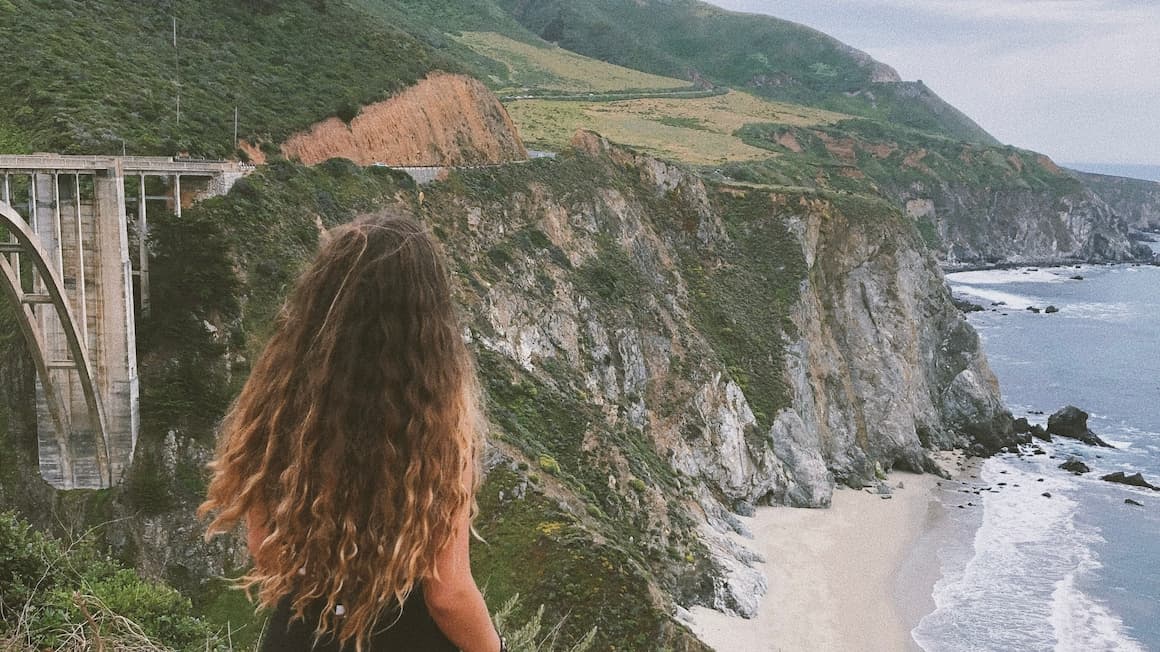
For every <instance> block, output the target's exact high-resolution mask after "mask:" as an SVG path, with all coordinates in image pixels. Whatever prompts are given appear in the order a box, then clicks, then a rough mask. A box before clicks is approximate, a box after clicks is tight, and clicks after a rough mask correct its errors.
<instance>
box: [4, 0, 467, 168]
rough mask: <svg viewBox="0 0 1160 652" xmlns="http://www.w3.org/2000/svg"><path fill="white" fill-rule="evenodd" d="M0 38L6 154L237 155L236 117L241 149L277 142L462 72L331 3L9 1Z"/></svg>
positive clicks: (424, 47)
mask: <svg viewBox="0 0 1160 652" xmlns="http://www.w3.org/2000/svg"><path fill="white" fill-rule="evenodd" d="M174 20H176V42H177V45H176V47H175V46H174ZM0 35H2V40H3V43H4V50H5V51H6V52H8V53H10V54H11V53H19V56H7V57H5V66H4V74H3V75H0V148H2V149H4V151H8V152H11V151H34V150H35V151H61V152H75V153H86V154H93V153H120V152H121V151H122V146H123V147H124V148H125V150H126V151H128V152H129V153H130V154H165V155H171V154H174V153H176V152H178V151H183V150H184V151H188V152H190V153H191V154H193V155H199V156H219V157H220V156H232V155H233V154H234V144H233V128H234V107H237V108H238V116H239V136H240V137H241V138H245V139H252V140H261V141H280V140H281V139H283V138H285V137H286V136H288V135H289V134H290V133H292V132H294V131H296V130H298V129H301V128H303V127H304V126H306V125H309V124H310V123H312V122H314V121H316V120H319V119H321V118H324V117H326V116H330V115H339V116H343V117H350V116H353V115H354V113H355V112H356V111H357V108H358V106H359V105H362V104H366V103H368V102H372V101H375V100H378V99H382V98H384V97H386V96H389V95H390V94H391V93H393V92H394V91H396V90H398V89H400V88H403V87H405V86H407V85H410V84H412V83H414V82H415V81H416V80H418V79H421V78H422V77H423V76H424V75H426V74H427V72H428V71H430V70H432V69H435V68H439V69H443V70H458V69H460V68H461V66H460V64H458V63H456V62H455V61H454V60H453V59H451V58H449V57H446V56H444V55H443V54H440V53H438V52H437V51H436V50H435V48H434V47H433V46H432V45H430V44H428V43H425V42H422V41H420V40H419V39H417V38H415V37H413V36H411V35H410V34H408V33H406V32H403V31H401V30H400V29H397V28H395V27H393V26H391V24H390V23H388V22H387V21H382V20H377V21H376V20H367V19H366V16H365V14H363V13H362V12H361V11H360V10H358V9H356V8H355V7H353V6H350V5H348V4H346V3H344V2H335V1H333V0H331V1H327V0H282V1H279V2H277V3H274V2H236V1H234V0H203V1H199V2H144V3H143V2H132V1H130V0H110V1H109V2H78V1H69V2H43V1H41V2H38V1H36V0H3V1H0ZM179 96H180V109H181V115H180V121H179V118H178V101H179Z"/></svg>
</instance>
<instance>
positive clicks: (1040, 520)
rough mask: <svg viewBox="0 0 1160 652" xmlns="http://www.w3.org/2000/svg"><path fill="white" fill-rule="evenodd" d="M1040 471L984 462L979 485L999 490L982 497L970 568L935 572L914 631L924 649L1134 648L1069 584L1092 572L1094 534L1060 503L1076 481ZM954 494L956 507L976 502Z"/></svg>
mask: <svg viewBox="0 0 1160 652" xmlns="http://www.w3.org/2000/svg"><path fill="white" fill-rule="evenodd" d="M1046 446H1048V447H1049V448H1050V445H1046ZM1044 457H1046V456H1044ZM1041 470H1043V469H1037V468H1035V467H1034V466H1031V465H1030V463H1028V462H1016V461H1013V460H1010V459H1004V458H992V459H990V460H988V461H987V462H986V463H985V464H984V466H983V468H982V472H981V474H980V478H981V482H983V483H984V485H985V486H989V487H992V488H998V492H997V493H992V492H987V491H984V492H983V494H982V496H981V500H982V502H983V516H982V524H981V525H980V526H979V529H978V530H977V531H976V533H975V539H974V545H973V554H972V555H971V557H970V559H969V561H965V563H963V562H962V561H961V560H960V562H959V564H960V565H959V567H957V568H955V567H944V574H943V578H942V579H940V580H939V582H938V584H936V585H935V590H934V600H935V605H936V609H935V611H934V612H933V613H931V614H929V615H927V616H926V617H925V618H923V620H922V621H921V622H920V623H919V625H918V627H916V628H915V630H914V632H913V636H914V639H915V640H916V641H917V642H918V643H919V645H921V646H922V647H923V649H925V650H929V651H932V652H933V651H936V650H937V651H940V652H941V651H947V652H960V651H961V652H968V651H974V650H1051V649H1055V650H1059V651H1064V650H1067V651H1070V650H1083V649H1090V650H1102V649H1113V648H1107V647H1100V645H1104V642H1107V641H1113V642H1115V644H1116V645H1120V646H1121V647H1120V648H1116V649H1125V650H1135V649H1139V648H1138V647H1137V648H1133V647H1130V645H1134V643H1133V642H1132V641H1131V640H1130V639H1129V638H1127V636H1126V634H1124V632H1123V630H1124V627H1123V624H1122V622H1120V621H1119V619H1118V618H1116V617H1115V616H1114V615H1113V614H1111V613H1109V612H1108V611H1107V610H1106V609H1105V608H1103V607H1102V606H1100V605H1098V604H1097V603H1095V602H1094V601H1092V600H1091V599H1090V598H1088V597H1087V596H1086V595H1084V594H1083V592H1082V591H1080V590H1079V588H1078V587H1077V583H1076V580H1077V578H1080V577H1082V575H1083V573H1084V572H1086V571H1088V570H1090V569H1092V568H1096V567H1098V560H1097V559H1096V558H1095V553H1094V552H1093V550H1092V546H1093V544H1095V543H1097V542H1099V541H1100V539H1099V535H1098V533H1095V532H1092V531H1089V530H1085V529H1082V528H1081V527H1080V526H1078V525H1077V524H1076V520H1075V514H1076V511H1077V503H1076V502H1075V501H1074V500H1072V499H1071V498H1070V497H1069V496H1068V493H1069V492H1070V491H1074V490H1075V489H1076V483H1075V481H1074V480H1073V479H1072V478H1071V477H1070V476H1062V475H1059V474H1056V473H1048V472H1044V473H1040V472H1039V471H1041ZM1041 478H1042V480H1043V481H1042V482H1039V480H1040V479H1041ZM999 482H1004V483H1006V486H1004V487H999V486H998V483H999ZM1045 492H1046V493H1050V494H1051V497H1050V498H1048V497H1045V496H1043V495H1041V494H1043V493H1045ZM952 496H953V494H952ZM963 496H964V497H963V498H960V499H959V500H961V501H962V503H965V502H966V501H967V500H968V499H970V498H973V499H974V501H975V502H976V505H977V504H978V502H977V501H978V500H980V497H975V496H974V495H973V494H963ZM953 500H954V499H952V501H951V502H952V503H953ZM950 506H951V507H953V506H955V505H954V504H952V505H950ZM1085 601H1086V602H1085ZM1093 607H1096V608H1098V609H1096V608H1093ZM1079 609H1088V611H1087V612H1085V614H1084V615H1083V617H1082V618H1080V617H1078V616H1075V615H1074V612H1075V611H1076V610H1079ZM1093 645H1094V646H1095V647H1092V646H1093Z"/></svg>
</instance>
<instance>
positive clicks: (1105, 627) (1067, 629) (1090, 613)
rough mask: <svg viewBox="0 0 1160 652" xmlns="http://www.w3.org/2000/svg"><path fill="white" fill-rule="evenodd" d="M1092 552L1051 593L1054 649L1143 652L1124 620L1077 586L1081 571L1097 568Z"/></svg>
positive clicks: (1095, 651)
mask: <svg viewBox="0 0 1160 652" xmlns="http://www.w3.org/2000/svg"><path fill="white" fill-rule="evenodd" d="M1099 567H1100V564H1099V562H1097V561H1095V560H1094V559H1092V558H1091V557H1090V555H1088V556H1086V557H1083V558H1081V559H1080V560H1079V564H1078V565H1077V566H1076V570H1074V571H1072V572H1070V573H1068V574H1067V575H1066V576H1065V577H1064V578H1063V579H1061V580H1059V581H1058V582H1056V583H1055V590H1054V591H1052V593H1051V618H1050V620H1051V626H1052V628H1053V630H1054V632H1055V640H1056V641H1057V643H1056V644H1055V652H1099V651H1106V652H1144V648H1143V646H1141V645H1140V644H1139V643H1137V642H1136V641H1134V640H1132V639H1130V638H1128V637H1127V635H1126V634H1125V633H1124V623H1123V621H1122V620H1120V619H1119V618H1118V617H1116V616H1115V615H1113V614H1112V613H1110V612H1109V611H1108V610H1107V609H1105V608H1104V607H1103V605H1100V604H1099V603H1098V602H1096V601H1094V600H1092V599H1091V598H1090V597H1088V596H1087V594H1085V593H1084V592H1083V591H1081V590H1080V589H1079V587H1077V586H1076V579H1077V577H1079V576H1080V575H1081V574H1083V573H1086V572H1091V571H1094V570H1097V569H1098V568H1099Z"/></svg>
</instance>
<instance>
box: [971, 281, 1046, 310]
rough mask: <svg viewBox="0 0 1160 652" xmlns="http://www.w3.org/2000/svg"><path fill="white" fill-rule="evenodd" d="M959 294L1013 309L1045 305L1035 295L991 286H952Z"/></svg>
mask: <svg viewBox="0 0 1160 652" xmlns="http://www.w3.org/2000/svg"><path fill="white" fill-rule="evenodd" d="M951 287H952V288H953V289H954V291H955V292H956V293H958V294H962V295H966V296H969V297H975V298H976V299H982V300H983V301H986V302H988V303H1000V302H1002V303H1005V304H1007V307H1008V308H1011V309H1013V310H1023V309H1025V308H1027V306H1034V305H1036V304H1038V305H1044V304H1043V302H1042V301H1036V299H1035V298H1034V297H1025V296H1022V295H1018V294H1012V293H1010V292H1003V291H1002V290H992V289H989V288H981V287H975V286H973V285H954V286H951Z"/></svg>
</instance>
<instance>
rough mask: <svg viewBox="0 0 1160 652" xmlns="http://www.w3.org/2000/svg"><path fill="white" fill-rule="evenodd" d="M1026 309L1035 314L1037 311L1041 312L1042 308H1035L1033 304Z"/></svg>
mask: <svg viewBox="0 0 1160 652" xmlns="http://www.w3.org/2000/svg"><path fill="white" fill-rule="evenodd" d="M1027 310H1029V311H1031V312H1033V313H1035V314H1037V315H1038V314H1039V313H1041V312H1043V311H1042V310H1040V309H1039V308H1036V307H1035V306H1027Z"/></svg>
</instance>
